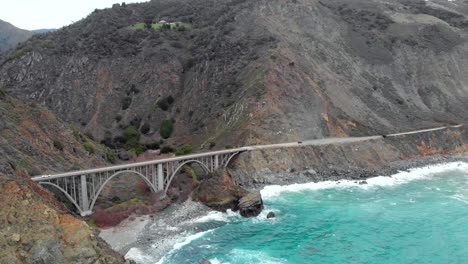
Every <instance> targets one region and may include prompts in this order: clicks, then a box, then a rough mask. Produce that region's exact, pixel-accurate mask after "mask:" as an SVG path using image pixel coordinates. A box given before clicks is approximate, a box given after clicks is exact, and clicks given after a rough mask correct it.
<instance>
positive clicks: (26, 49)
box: [11, 47, 32, 59]
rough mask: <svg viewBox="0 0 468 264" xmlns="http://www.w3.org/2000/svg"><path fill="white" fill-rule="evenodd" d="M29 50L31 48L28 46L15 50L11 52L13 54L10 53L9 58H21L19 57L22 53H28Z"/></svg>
mask: <svg viewBox="0 0 468 264" xmlns="http://www.w3.org/2000/svg"><path fill="white" fill-rule="evenodd" d="M31 51H32V48H29V47H28V48H22V49H19V50H16V51H15V52H14V53H13V55H11V59H17V58H21V57H23V56H24V55H26V54H28V53H29V52H31Z"/></svg>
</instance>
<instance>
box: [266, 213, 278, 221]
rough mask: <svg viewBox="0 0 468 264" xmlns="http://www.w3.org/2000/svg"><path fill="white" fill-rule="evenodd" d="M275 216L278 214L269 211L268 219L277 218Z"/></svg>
mask: <svg viewBox="0 0 468 264" xmlns="http://www.w3.org/2000/svg"><path fill="white" fill-rule="evenodd" d="M275 216H276V215H275V213H273V212H269V213H268V214H267V219H270V218H275Z"/></svg>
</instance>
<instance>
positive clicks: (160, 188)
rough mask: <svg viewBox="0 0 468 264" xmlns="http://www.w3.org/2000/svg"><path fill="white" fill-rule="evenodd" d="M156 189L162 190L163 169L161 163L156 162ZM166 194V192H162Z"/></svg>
mask: <svg viewBox="0 0 468 264" xmlns="http://www.w3.org/2000/svg"><path fill="white" fill-rule="evenodd" d="M157 191H158V192H159V191H164V171H163V165H162V163H160V164H158V188H157ZM164 195H166V194H164Z"/></svg>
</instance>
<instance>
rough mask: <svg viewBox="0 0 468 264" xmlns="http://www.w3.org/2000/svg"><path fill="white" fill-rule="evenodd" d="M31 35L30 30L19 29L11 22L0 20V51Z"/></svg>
mask: <svg viewBox="0 0 468 264" xmlns="http://www.w3.org/2000/svg"><path fill="white" fill-rule="evenodd" d="M32 35H33V33H32V32H31V31H28V30H24V29H19V28H17V27H15V26H13V25H12V24H10V23H8V22H5V21H2V20H0V53H1V52H4V51H5V50H7V49H10V48H13V47H15V46H16V44H18V43H20V42H23V41H25V40H27V39H28V38H30V37H31V36H32Z"/></svg>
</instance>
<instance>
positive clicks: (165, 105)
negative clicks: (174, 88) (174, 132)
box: [156, 99, 169, 111]
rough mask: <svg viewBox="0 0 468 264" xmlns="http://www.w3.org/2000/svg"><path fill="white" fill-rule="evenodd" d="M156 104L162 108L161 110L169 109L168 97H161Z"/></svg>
mask: <svg viewBox="0 0 468 264" xmlns="http://www.w3.org/2000/svg"><path fill="white" fill-rule="evenodd" d="M156 104H157V105H158V107H159V108H161V110H163V111H167V110H169V103H168V102H167V100H166V99H161V100H159V101H158V102H157V103H156Z"/></svg>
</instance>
